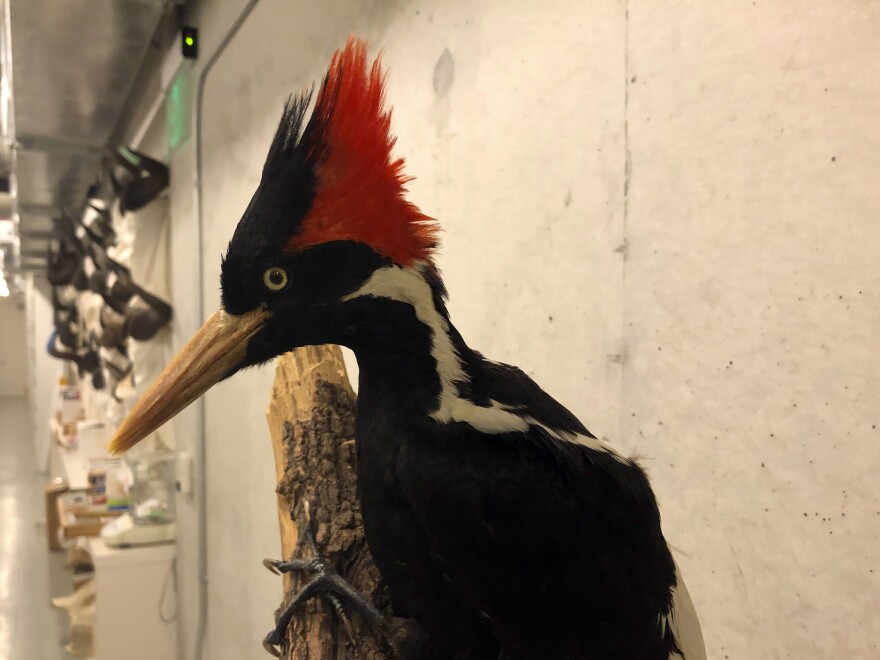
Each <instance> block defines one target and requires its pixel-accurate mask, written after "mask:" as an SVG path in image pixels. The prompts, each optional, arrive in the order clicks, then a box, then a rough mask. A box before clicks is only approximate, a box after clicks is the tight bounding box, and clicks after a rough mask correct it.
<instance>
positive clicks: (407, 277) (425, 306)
mask: <svg viewBox="0 0 880 660" xmlns="http://www.w3.org/2000/svg"><path fill="white" fill-rule="evenodd" d="M422 268H424V264H417V265H416V266H414V267H412V268H402V267H400V266H386V267H385V268H380V269H379V270H377V271H376V272H374V273H373V275H372V276H371V277H370V279H369V280H367V281H366V282H364V284H363V286H361V288H360V289H358V290H357V291H355V292H354V293H350V294H349V295H347V296H345V297H344V298H343V300H352V299H354V298H359V297H362V296H373V297H375V298H389V299H391V300H397V301H399V302H403V303H406V304H408V305H412V307H413V309H414V310H415V313H416V317H417V318H418V319H419V320H420V321H421V322H422V323H424V324H425V325H426V326H428V327H429V328H430V329H431V332H432V338H431V355H432V356H433V357H434V360H435V361H436V363H437V375H438V376H439V378H440V401H439V404H438V406H437V410H435V411H434V412H432V413H430V415H431V417H432V418H434V419H436V420H437V421H438V422H443V423H448V422H463V423H465V424H469V425H471V426H472V427H474V428H475V429H476V430H478V431H481V432H483V433H492V434H497V433H508V432H512V431H520V432H523V431H528V429H529V427H530V426H539V427H541V428H543V429H544V430H545V431H547V433H549V434H550V435H551V436H553V437H554V438H556V439H557V440H561V441H563V442H573V443H576V444H580V445H584V446H585V447H589V448H590V449H593V450H596V451H602V452H606V453H609V454H611V455H612V456H614V457H615V458H617V459H618V460H619V461H621V462H622V463H628V462H629V461H628V460H627V459H626V458H624V457H623V456H621V455H620V454H618V453H617V452H616V451H614V450H613V449H612V448H611V447H610V446H609V445H607V444H605V443H603V442H602V441H600V440H597V439H596V438H590V437H587V436H585V435H581V434H578V433H569V432H567V431H563V430H561V429H554V428H551V427H548V426H546V425H545V424H542V423H540V422H538V421H537V420H535V419H533V418H532V417H529V416H524V415H521V414H520V413H519V412H517V411H516V409H515V408H513V407H508V406H505V405H504V404H501V403H499V402H497V401H492V402H491V405H490V406H488V407H485V406H478V405H476V404H475V403H473V402H472V401H468V400H467V399H462V398H461V397H459V396H458V393H457V388H456V386H455V383H456V382H468V380H469V378H468V375H467V373H465V371H464V369H463V368H462V365H461V357H460V356H459V355H458V352H457V351H456V350H455V346H454V344H453V343H452V339H450V337H449V324H448V323H447V322H446V319H445V318H443V316H442V315H441V314H440V313H439V312H438V311H437V308H436V307H435V306H434V298H433V295H432V293H431V287H430V285H429V284H428V282H427V280H425V277H424V276H423V275H422Z"/></svg>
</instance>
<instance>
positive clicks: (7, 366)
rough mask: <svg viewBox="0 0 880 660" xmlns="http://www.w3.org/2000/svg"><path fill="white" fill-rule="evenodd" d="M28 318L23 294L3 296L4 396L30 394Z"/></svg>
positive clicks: (0, 385) (0, 382)
mask: <svg viewBox="0 0 880 660" xmlns="http://www.w3.org/2000/svg"><path fill="white" fill-rule="evenodd" d="M26 321H27V318H26V315H25V305H24V297H23V296H9V297H6V298H0V398H6V397H23V396H27V394H28V379H27V351H24V350H22V346H25V345H26V344H27V334H26V330H27V322H26Z"/></svg>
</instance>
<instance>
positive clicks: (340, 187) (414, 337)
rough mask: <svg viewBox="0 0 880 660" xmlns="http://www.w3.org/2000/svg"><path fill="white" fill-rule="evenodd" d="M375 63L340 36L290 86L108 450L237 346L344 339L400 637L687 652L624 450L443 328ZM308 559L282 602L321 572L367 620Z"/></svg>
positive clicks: (604, 659) (445, 320) (624, 659)
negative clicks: (408, 632) (178, 327)
mask: <svg viewBox="0 0 880 660" xmlns="http://www.w3.org/2000/svg"><path fill="white" fill-rule="evenodd" d="M383 84H384V74H383V72H382V70H381V68H380V63H379V61H378V59H377V60H376V61H373V62H372V63H370V62H369V61H368V59H367V54H366V44H365V43H364V42H363V41H360V40H357V39H354V38H351V39H349V41H348V43H347V45H346V46H345V47H344V48H343V49H341V50H340V51H337V52H336V54H335V55H334V56H333V59H332V61H331V63H330V67H329V70H328V72H327V75H326V77H325V78H324V82H323V84H322V85H321V87H320V89H319V91H318V94H317V98H316V99H315V102H314V107H313V109H312V110H311V112H310V113H309V108H310V105H311V95H310V94H309V93H303V94H301V95H299V96H296V97H293V98H292V99H290V100H289V101H288V103H287V105H286V107H285V109H284V113H283V116H282V118H281V123H280V125H279V127H278V130H277V132H276V134H275V137H274V139H273V141H272V144H271V147H270V149H269V154H268V157H267V159H266V163H265V165H264V167H263V172H262V179H261V181H260V184H259V186H258V188H257V190H256V192H255V193H254V196H253V198H252V199H251V201H250V204H249V205H248V207H247V209H246V210H245V212H244V214H243V216H242V218H241V220H240V221H239V224H238V226H237V228H236V230H235V233H234V235H233V237H232V240H231V241H230V243H229V248H228V251H227V253H226V256H225V258H224V260H223V264H222V269H221V289H222V307H221V309H220V310H218V311H217V312H216V313H214V315H213V316H211V317H210V318H209V319H208V320H207V321H206V323H205V324H204V326H203V327H202V328H201V329H200V330H199V331H198V333H197V334H196V335H195V336H194V337H193V338H192V339H191V340H190V342H189V344H187V346H186V347H185V348H184V349H183V350H182V351H181V353H180V354H179V355H178V356H177V357H176V358H175V359H174V360H173V361H172V362H171V363H170V364H169V366H168V367H167V369H166V370H165V372H164V373H163V374H162V375H161V376H160V377H159V379H158V380H157V381H156V383H155V384H154V385H153V386H152V388H151V390H150V391H149V392H148V393H147V394H146V395H145V396H144V397H143V399H142V400H141V401H140V402H139V403H138V404H137V405H136V407H135V408H134V410H133V411H132V412H131V414H130V415H129V417H128V418H127V419H126V420H125V421H124V422H123V424H122V425H121V427H120V428H119V429H118V431H117V433H116V435H115V437H114V439H113V441H112V444H111V448H112V451H114V452H116V453H119V452H122V451H125V450H127V449H128V448H130V447H131V446H133V445H134V444H135V443H137V442H138V441H139V440H141V439H142V438H144V437H145V436H146V435H147V434H149V433H150V432H152V431H153V430H155V429H156V428H157V427H158V426H160V425H161V424H163V423H164V422H166V421H167V420H168V419H170V418H171V417H172V416H174V415H175V414H176V413H177V412H178V411H179V410H181V409H182V408H183V407H185V406H187V405H188V404H190V403H191V402H192V401H194V400H195V399H196V398H198V397H199V396H200V395H201V394H202V393H203V392H205V391H206V390H207V389H208V388H210V387H211V386H212V385H214V384H215V383H217V382H219V381H220V380H223V379H225V378H228V377H230V376H233V375H234V374H235V373H236V372H237V371H239V370H241V369H243V368H245V367H250V366H253V365H259V364H263V363H265V362H267V361H268V360H271V359H272V358H274V357H276V356H278V355H280V354H282V353H285V352H287V351H290V350H292V349H293V348H295V347H299V346H305V345H319V344H325V343H335V344H341V345H343V346H347V347H349V348H351V349H352V350H353V351H354V353H355V355H356V357H357V361H358V365H359V388H358V402H357V425H356V434H355V435H356V445H357V469H358V484H359V486H358V488H359V490H358V494H359V499H360V505H361V508H362V512H363V522H364V529H365V532H366V538H367V543H368V545H369V548H370V551H371V553H372V555H373V558H374V560H375V562H376V565H377V567H378V568H379V570H380V572H381V574H382V576H383V578H384V579H385V581H386V582H387V584H388V586H389V589H390V591H391V596H392V600H393V609H394V612H395V614H399V615H400V616H405V617H409V618H411V619H413V620H415V621H416V622H417V624H418V626H419V632H418V634H419V635H420V636H421V643H419V644H412V645H410V646H409V647H408V648H409V649H410V650H409V651H404V652H403V653H402V654H403V655H405V656H406V655H407V654H409V657H412V658H438V659H440V658H443V659H448V658H461V659H464V658H473V659H484V658H485V659H492V660H494V659H495V658H506V659H510V660H513V659H522V660H525V659H527V658H528V659H532V658H533V659H536V660H552V659H556V658H559V659H562V658H583V659H590V660H611V659H614V660H661V659H662V660H669V659H671V658H681V659H684V660H701V659H704V658H705V657H706V656H705V650H704V648H703V640H702V635H701V632H700V627H699V623H698V620H697V617H696V613H695V610H694V607H693V604H692V602H691V599H690V597H689V595H688V592H687V589H686V588H685V585H684V581H683V579H682V576H681V573H680V572H679V570H678V568H677V566H676V563H675V561H674V560H673V557H672V555H671V553H670V551H669V548H668V546H667V543H666V541H665V539H664V537H663V533H662V531H661V526H660V513H659V510H658V507H657V503H656V501H655V498H654V494H653V492H652V490H651V487H650V485H649V482H648V479H647V477H646V475H645V473H644V471H643V470H642V469H641V468H640V467H639V465H637V464H636V462H634V461H633V460H630V459H628V458H626V457H624V456H622V455H621V454H619V453H618V452H616V451H615V450H614V449H613V448H612V447H611V446H609V445H607V444H606V443H604V442H602V441H600V440H599V439H597V438H596V437H595V436H594V435H593V434H592V433H590V431H588V430H587V428H586V427H585V426H584V425H583V424H582V423H581V422H580V421H579V420H578V419H577V418H576V417H575V416H574V415H573V414H572V413H571V412H569V411H568V410H567V409H566V408H564V407H563V406H562V405H561V404H560V403H558V402H557V401H556V400H555V399H553V398H552V397H551V396H550V394H548V393H547V392H545V391H544V390H542V389H541V388H540V387H539V386H538V385H537V384H536V383H535V382H534V381H532V380H531V379H530V378H529V377H528V376H526V374H524V373H523V372H522V371H520V370H519V369H517V368H516V367H513V366H509V365H506V364H500V363H497V362H493V361H491V360H489V359H487V358H485V357H483V356H482V355H481V354H480V353H478V352H477V351H476V350H474V349H472V348H471V347H469V346H468V345H467V343H466V342H465V340H464V338H463V337H462V336H461V335H460V334H459V332H458V331H457V330H456V329H455V326H454V325H453V323H452V320H451V318H450V315H449V312H448V310H447V306H446V299H447V293H446V289H445V287H444V284H443V280H442V279H441V276H440V273H439V271H438V270H437V268H436V266H435V264H434V261H433V254H434V251H435V249H436V247H437V244H438V224H437V223H436V222H435V221H434V220H433V219H431V218H429V217H427V216H426V215H425V214H423V213H422V212H421V211H420V210H419V209H418V208H417V207H416V206H415V205H414V204H412V203H411V202H410V201H408V200H407V198H406V190H405V187H404V186H405V183H406V181H407V177H406V175H405V174H404V161H403V159H401V158H395V157H394V156H392V147H393V146H394V142H395V138H394V137H393V136H392V134H391V132H390V122H391V114H390V111H389V110H387V109H386V108H385V107H384V98H383V96H384V92H383ZM310 566H311V569H312V570H316V571H317V572H318V573H321V575H320V576H319V578H322V579H320V580H319V578H316V582H314V583H313V586H309V587H307V588H306V590H305V591H304V592H303V593H302V594H301V595H300V596H298V597H297V598H295V599H294V603H293V605H292V606H291V607H292V608H295V607H297V606H298V603H301V602H302V600H303V599H304V598H307V597H311V596H313V595H316V594H321V593H322V592H324V593H325V594H326V595H327V596H328V597H329V598H330V599H331V600H332V601H333V602H334V604H336V605H339V604H340V602H341V604H342V606H343V607H344V606H346V605H347V606H350V607H353V608H354V609H355V610H357V611H361V612H363V613H365V616H367V617H371V616H372V617H374V618H373V621H374V622H375V621H376V619H375V616H376V613H375V611H374V610H371V607H370V604H369V603H362V602H359V601H358V597H357V594H356V593H355V594H353V593H350V591H351V590H350V589H349V590H348V591H346V588H345V585H344V584H338V581H337V580H335V578H334V579H327V577H326V572H327V571H326V570H325V569H324V568H321V567H319V568H315V567H316V565H310ZM271 567H272V568H276V569H279V570H299V569H304V570H308V569H309V566H305V565H303V566H298V565H297V562H296V561H293V562H275V563H273V564H272V566H271ZM318 581H320V584H319V582H318ZM290 614H292V609H291V608H288V612H286V613H285V615H284V616H282V617H281V620H280V621H279V626H278V627H277V628H276V629H275V630H274V631H273V632H272V633H270V635H269V636H268V637H267V640H266V642H267V645H268V646H269V647H270V648H271V647H272V646H273V645H275V644H278V643H280V641H281V639H282V635H283V633H284V628H285V626H286V625H287V623H288V621H289V619H290ZM412 649H418V650H412Z"/></svg>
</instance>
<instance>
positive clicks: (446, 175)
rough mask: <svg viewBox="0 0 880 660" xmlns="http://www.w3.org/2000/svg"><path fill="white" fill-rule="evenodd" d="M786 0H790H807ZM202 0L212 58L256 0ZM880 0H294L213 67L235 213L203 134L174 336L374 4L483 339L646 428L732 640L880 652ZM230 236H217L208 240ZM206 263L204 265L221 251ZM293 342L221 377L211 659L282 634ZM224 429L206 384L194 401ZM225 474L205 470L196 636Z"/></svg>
mask: <svg viewBox="0 0 880 660" xmlns="http://www.w3.org/2000/svg"><path fill="white" fill-rule="evenodd" d="M777 5H778V6H777ZM241 6H242V3H241V2H239V1H237V0H236V1H233V0H225V1H220V0H216V1H214V2H211V3H207V4H205V3H198V2H196V3H192V4H191V5H190V7H189V9H188V11H189V12H190V15H189V16H188V20H190V21H191V22H193V23H194V24H197V25H199V26H200V28H201V35H202V37H203V42H202V53H203V59H202V61H201V62H200V63H198V64H197V65H196V68H195V69H194V70H193V71H192V72H191V75H190V80H191V81H194V80H195V76H196V74H197V72H198V70H199V69H198V67H199V66H202V65H203V64H204V62H205V59H206V58H207V56H208V55H209V54H210V53H212V52H213V50H214V48H215V47H216V45H217V44H218V42H219V40H220V39H221V37H222V34H223V32H224V31H225V29H226V28H227V27H228V26H229V25H230V24H231V23H232V21H233V19H234V17H235V15H236V14H237V12H238V11H239V9H240V8H241ZM878 11H880V10H878V8H877V6H876V5H869V4H867V3H863V2H857V1H856V0H845V1H841V0H834V1H831V0H826V1H825V2H819V3H813V4H812V5H811V6H810V7H809V8H798V9H795V8H794V5H792V4H791V3H732V2H724V3H713V4H712V5H711V7H710V6H709V5H706V7H705V8H698V7H693V6H691V5H690V3H677V2H665V1H664V2H659V1H656V0H655V1H648V0H645V1H643V2H631V3H624V2H621V1H619V0H618V1H614V0H604V1H599V2H592V3H583V2H574V1H572V2H557V3H552V4H548V3H546V2H537V1H535V2H532V1H522V0H521V1H517V2H509V1H508V2H500V1H496V0H491V1H488V2H483V3H479V4H475V3H466V2H464V1H463V0H454V1H451V2H440V1H439V0H423V1H421V2H377V1H374V2H352V1H351V0H335V1H330V2H323V3H290V2H288V1H286V0H262V1H261V2H260V4H259V5H258V7H257V9H256V10H255V11H254V13H253V14H252V15H251V17H250V18H249V19H248V21H247V22H246V23H245V25H244V27H243V28H242V30H241V32H240V33H239V35H238V36H237V37H236V39H235V40H234V41H233V42H232V44H231V46H230V48H229V49H228V50H227V51H226V53H225V54H224V55H223V57H222V59H221V60H220V61H219V62H218V65H217V67H216V69H215V70H214V72H213V73H212V74H211V77H210V79H209V82H208V85H207V89H206V97H205V111H204V115H203V122H204V157H205V168H204V171H203V179H202V183H203V186H204V190H205V207H204V212H205V227H204V228H205V232H204V242H203V244H201V245H199V244H198V240H197V233H196V223H195V220H194V217H193V215H192V211H193V197H192V195H193V193H192V190H193V169H192V162H193V154H192V141H191V140H190V141H189V142H188V143H186V144H184V145H183V146H182V147H181V148H180V149H179V150H177V151H175V152H174V153H173V154H172V155H171V157H170V162H171V165H172V191H171V217H172V225H171V246H172V254H171V290H172V296H173V299H174V303H175V313H176V318H175V326H174V329H173V343H174V346H175V348H179V347H180V346H182V344H183V342H184V341H185V340H186V338H187V337H188V336H189V335H190V334H191V333H192V332H194V331H195V329H196V328H197V327H198V325H199V324H200V322H201V321H202V319H201V318H200V314H199V311H198V308H197V305H196V300H197V294H198V286H199V281H198V275H199V274H201V275H202V276H203V280H202V286H203V287H204V289H203V293H204V295H205V298H206V300H207V306H206V312H207V313H210V312H211V311H212V310H213V308H214V307H215V306H216V304H217V302H218V280H217V276H218V272H219V256H220V254H221V253H222V252H223V250H224V248H225V244H226V242H227V241H228V239H229V237H230V235H231V233H232V230H233V228H234V226H235V224H236V222H237V220H238V218H239V216H240V213H241V211H242V210H243V209H244V207H245V205H246V203H247V201H248V199H249V198H250V195H251V193H252V191H253V189H254V187H255V186H256V184H257V180H258V176H259V171H260V167H261V165H262V161H263V158H264V156H265V151H266V148H267V145H268V141H269V139H270V137H271V135H272V132H273V130H274V128H275V124H276V122H277V119H278V116H279V112H280V107H281V102H282V100H283V98H284V97H285V96H286V95H287V94H288V93H289V92H290V91H293V90H296V89H299V88H301V87H303V86H306V85H309V84H311V82H312V81H314V80H318V79H319V78H320V76H321V74H322V72H323V70H324V67H325V66H326V62H327V60H328V58H329V56H330V54H331V52H332V51H333V49H334V48H336V47H337V46H339V45H340V44H342V43H343V42H344V39H345V36H346V35H347V34H348V33H349V32H350V31H355V32H357V33H358V34H360V35H362V36H364V37H367V38H368V39H370V40H371V41H372V43H374V44H375V46H376V47H382V48H384V49H385V61H386V63H387V65H388V67H389V68H390V70H391V77H390V82H389V88H388V98H389V100H390V101H391V102H392V103H393V104H394V105H395V119H394V126H395V129H396V131H397V133H398V134H399V136H400V140H399V143H398V144H399V151H400V153H401V154H404V155H406V156H407V158H408V160H409V170H410V172H411V173H412V174H414V175H416V176H417V177H418V179H417V180H416V181H415V182H413V184H412V186H411V189H412V198H413V199H414V200H415V201H417V202H418V203H419V204H420V205H421V206H422V208H423V209H424V210H425V211H426V212H428V213H429V214H431V215H434V216H436V217H438V218H440V220H441V221H442V223H443V225H444V227H445V229H446V231H445V234H444V237H443V238H444V249H443V252H442V255H441V256H440V259H439V263H440V266H441V268H442V269H443V271H444V274H445V276H446V280H447V283H448V284H449V287H450V290H451V292H452V300H451V304H450V307H451V312H452V315H453V319H454V320H455V322H456V323H457V325H458V326H459V329H460V330H461V331H462V333H463V334H464V336H465V337H466V338H468V339H469V341H470V342H471V343H472V345H473V346H474V347H476V348H479V349H481V350H483V351H484V352H485V353H487V354H488V355H490V356H491V357H493V358H495V359H499V360H505V361H510V362H513V363H516V364H519V365H521V366H522V367H523V368H525V369H526V370H527V371H528V372H530V373H531V374H533V376H534V377H535V378H536V379H537V380H538V381H539V382H540V383H542V384H543V385H544V386H545V387H546V388H547V389H548V390H549V391H551V392H552V393H553V394H554V395H555V396H557V397H558V398H559V399H560V400H562V401H563V402H564V403H565V404H567V405H568V406H570V407H571V408H572V409H573V410H574V411H575V412H576V413H578V414H579V415H580V416H581V417H582V419H584V421H585V422H586V423H587V424H588V426H590V427H591V428H592V429H593V430H594V431H595V432H596V433H597V434H599V435H603V436H606V437H608V438H610V439H611V440H612V441H613V442H615V443H616V444H618V445H619V446H621V447H623V448H625V449H626V450H627V451H636V452H639V453H641V454H642V455H643V456H644V459H643V463H644V464H645V465H646V466H647V467H648V469H649V470H650V473H651V476H652V479H653V481H654V483H655V485H656V489H657V492H658V495H659V498H660V500H661V504H662V510H663V513H664V520H665V530H666V533H667V536H668V538H669V539H670V541H671V543H672V544H673V545H675V546H676V547H677V548H679V549H681V551H682V553H681V555H680V557H679V561H680V563H681V565H682V567H683V570H684V572H685V574H686V575H687V579H688V584H689V586H690V589H691V592H692V595H693V597H694V600H695V601H696V604H697V606H698V608H699V609H700V611H701V614H702V620H703V625H704V633H705V637H706V640H707V645H708V648H709V655H710V657H717V658H722V657H730V658H785V657H802V658H817V659H818V658H825V657H830V656H831V655H833V656H835V657H854V658H855V657H870V656H871V655H872V651H873V653H876V649H875V648H874V647H873V644H874V642H873V641H872V640H874V639H876V636H877V632H878V630H877V627H878V624H877V622H876V620H875V619H876V617H874V616H873V614H872V613H873V612H876V611H877V609H878V606H880V596H878V594H880V589H878V586H880V584H878V576H877V574H876V572H875V568H874V567H876V566H877V565H878V559H880V557H878V554H880V543H878V538H877V532H876V530H877V518H876V512H877V510H878V508H880V503H878V495H877V493H876V489H874V488H872V487H871V486H870V483H872V482H873V478H872V477H873V474H874V473H876V472H877V470H878V468H880V465H878V458H877V456H878V454H877V452H876V451H875V449H874V443H875V442H876V440H877V437H878V435H877V434H878V433H880V431H878V430H877V429H876V425H877V424H880V420H878V419H876V397H875V396H872V395H873V394H874V392H876V391H877V387H878V385H880V382H878V380H880V377H878V375H877V374H878V373H880V369H878V367H880V364H878V358H877V351H876V349H877V348H878V342H877V340H876V338H875V333H874V332H873V331H874V329H875V328H876V327H877V325H878V321H880V318H878V316H880V313H878V309H880V306H878V302H880V301H878V295H880V294H878V292H877V290H876V288H877V284H878V278H880V266H878V264H880V259H878V257H880V244H878V238H877V236H878V234H877V231H876V209H877V208H878V201H880V200H878V192H877V191H878V189H877V186H876V180H877V176H878V174H880V149H878V144H877V141H878V138H877V135H880V132H878V131H877V128H878V126H877V123H878V119H877V118H878V117H880V107H878V100H877V99H878V98H880V94H878V92H880V89H878V87H880V52H878V51H880V43H878V41H877V40H876V38H875V36H876V34H878V29H880V14H878ZM200 251H201V255H202V256H203V261H200ZM200 263H203V270H202V272H201V273H199V264H200ZM271 378H272V371H271V369H263V370H262V371H249V372H247V373H245V374H241V375H239V376H237V377H236V378H234V379H232V380H230V381H227V382H226V383H223V384H221V385H220V386H218V387H217V388H215V389H214V390H213V391H212V392H211V393H210V394H209V395H208V396H207V398H206V403H205V405H206V419H207V433H208V444H209V449H208V452H209V455H208V461H207V464H206V465H205V471H206V475H207V480H208V481H207V483H208V495H209V503H208V510H209V516H208V525H209V526H208V540H209V563H208V579H209V583H208V589H209V627H208V636H207V646H206V651H207V653H206V657H209V658H213V659H214V660H223V659H225V658H240V657H256V656H258V655H259V653H260V652H261V651H260V650H259V646H258V645H259V640H260V638H261V637H262V635H263V634H264V633H265V632H266V631H267V630H268V628H269V627H270V624H271V621H272V610H273V608H274V607H275V606H276V605H277V602H278V599H279V592H280V588H279V584H278V582H277V580H276V579H275V578H273V577H272V576H271V575H269V574H268V573H267V572H266V571H265V570H264V569H263V568H262V567H261V565H260V563H259V560H260V559H261V558H262V557H264V556H273V555H275V554H277V551H278V550H277V548H278V540H277V530H276V520H275V508H274V507H275V504H274V496H273V492H272V488H273V471H272V465H271V453H270V449H269V437H268V431H267V429H266V427H265V422H264V411H265V408H266V404H267V401H268V396H269V385H270V382H271ZM175 432H176V433H175V435H176V438H177V446H178V449H183V450H187V451H193V450H194V447H195V444H194V440H195V437H196V435H197V432H198V411H197V409H196V408H193V409H191V410H190V411H188V412H186V413H185V414H184V415H182V416H181V417H180V418H178V420H176V421H175ZM196 505H197V502H196V501H195V500H194V499H193V498H190V497H181V501H180V510H179V513H180V516H181V521H180V522H181V525H180V528H181V537H180V542H179V570H178V574H179V575H180V580H181V582H180V585H179V599H180V606H181V609H180V619H179V621H180V632H181V636H180V638H181V642H182V652H181V657H183V658H191V657H193V655H194V647H195V639H194V631H195V629H196V606H197V597H198V570H197V564H196V559H197V553H196V548H197V544H196V541H197V537H196V530H197V520H196V511H197V506H196Z"/></svg>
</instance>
